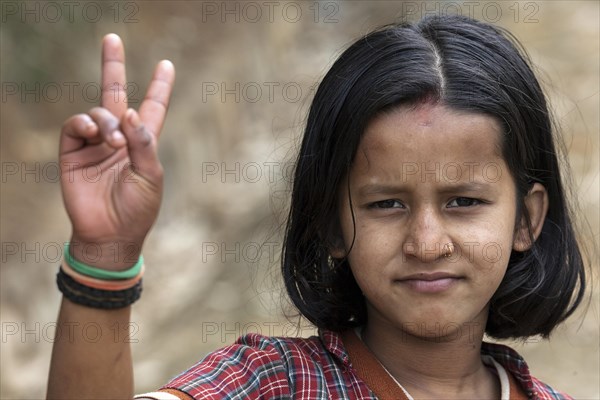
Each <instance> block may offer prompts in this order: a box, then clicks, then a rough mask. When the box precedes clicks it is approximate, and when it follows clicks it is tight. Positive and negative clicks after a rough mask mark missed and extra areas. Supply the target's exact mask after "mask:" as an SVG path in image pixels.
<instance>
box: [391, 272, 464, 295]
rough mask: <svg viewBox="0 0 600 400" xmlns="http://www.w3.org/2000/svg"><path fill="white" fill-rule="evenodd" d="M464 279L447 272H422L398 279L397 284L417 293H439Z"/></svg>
mask: <svg viewBox="0 0 600 400" xmlns="http://www.w3.org/2000/svg"><path fill="white" fill-rule="evenodd" d="M462 279H463V278H462V277H460V276H458V275H456V274H451V273H447V272H434V273H426V272H422V273H417V274H412V275H408V276H406V277H403V278H401V279H398V280H397V282H398V283H400V284H401V285H404V286H406V287H408V288H409V289H411V290H414V291H416V292H420V293H439V292H444V291H446V290H448V289H450V288H452V287H454V286H455V285H456V284H458V283H459V282H460V281H461V280H462Z"/></svg>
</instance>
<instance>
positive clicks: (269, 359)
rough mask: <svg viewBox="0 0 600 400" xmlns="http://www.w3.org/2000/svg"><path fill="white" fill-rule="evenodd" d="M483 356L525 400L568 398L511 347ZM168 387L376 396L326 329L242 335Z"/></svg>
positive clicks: (216, 395)
mask: <svg viewBox="0 0 600 400" xmlns="http://www.w3.org/2000/svg"><path fill="white" fill-rule="evenodd" d="M482 354H489V355H491V356H492V357H493V358H494V359H495V360H496V361H497V362H498V363H499V364H501V365H502V366H503V367H504V368H505V369H506V371H507V372H509V373H511V374H512V375H513V376H514V377H515V379H516V380H517V381H518V382H519V384H520V385H521V387H522V388H523V390H524V391H525V393H526V394H527V395H528V396H529V398H530V399H535V400H557V399H571V397H569V396H567V395H565V394H563V393H560V392H557V391H555V390H554V389H552V388H551V387H550V386H548V385H546V384H545V383H543V382H541V381H539V380H537V379H536V378H533V377H532V376H531V375H530V374H529V367H528V366H527V364H526V363H525V360H523V358H522V357H521V356H520V355H519V354H518V353H517V352H516V351H514V350H513V349H511V348H510V347H507V346H503V345H499V344H492V343H486V342H484V343H483V346H482ZM167 388H170V389H177V390H179V391H182V392H185V393H187V394H188V395H190V396H191V397H193V398H194V399H240V400H241V399H244V400H247V399H306V400H309V399H310V400H314V399H357V400H358V399H376V398H377V397H376V396H375V395H374V394H373V393H372V392H371V390H369V388H368V387H367V385H366V384H365V383H364V382H363V381H362V380H361V379H360V378H359V377H358V376H357V375H356V373H355V371H354V369H353V367H352V364H351V362H350V359H349V357H348V353H347V352H346V350H345V349H344V346H343V343H342V340H341V338H340V335H338V334H336V333H334V332H331V331H321V332H320V333H319V336H318V337H317V336H313V337H310V338H307V339H305V338H281V337H267V336H262V335H258V334H248V335H245V336H242V337H240V338H239V339H238V340H237V341H236V342H235V343H234V344H233V345H231V346H227V347H224V348H222V349H220V350H217V351H215V352H213V353H211V354H209V355H208V356H206V357H205V358H204V359H203V360H201V361H200V362H199V363H198V364H196V365H194V366H193V367H191V368H190V369H189V370H187V371H185V372H183V373H182V374H180V375H179V376H177V377H175V378H174V379H173V380H172V381H171V382H169V383H168V384H167V385H165V386H163V388H162V389H167Z"/></svg>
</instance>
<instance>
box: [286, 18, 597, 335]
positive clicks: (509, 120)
mask: <svg viewBox="0 0 600 400" xmlns="http://www.w3.org/2000/svg"><path fill="white" fill-rule="evenodd" d="M422 101H434V102H438V103H440V104H443V105H445V106H447V107H449V108H450V109H453V110H458V111H466V112H471V113H480V114H484V115H488V116H492V117H493V118H495V119H496V120H497V121H498V122H499V123H500V126H501V127H502V132H503V137H502V156H503V158H504V160H505V162H506V163H507V165H508V168H509V169H510V172H511V174H512V176H513V178H514V180H515V184H516V189H517V197H518V199H517V211H518V213H519V215H518V217H519V220H520V218H521V217H523V218H524V219H525V221H528V220H529V217H528V215H527V209H526V207H524V202H523V199H524V197H525V195H526V194H527V193H528V191H529V189H530V188H531V185H532V183H533V182H539V183H541V184H542V185H543V186H544V187H545V188H546V190H547V192H548V198H549V210H548V213H547V215H546V219H545V221H544V225H543V229H542V232H541V234H540V236H539V237H538V239H537V240H536V241H535V242H534V244H533V246H532V247H531V248H530V249H529V250H527V251H524V252H516V251H513V252H512V254H511V257H510V260H509V265H508V268H507V272H506V275H505V277H504V279H503V281H502V283H501V284H500V287H499V288H498V290H497V291H496V293H495V294H494V296H493V298H492V300H491V302H490V311H489V317H488V322H487V325H486V333H487V334H488V335H490V336H493V337H496V338H523V337H528V336H533V335H542V336H544V337H548V336H549V334H550V332H551V331H552V330H553V329H554V327H555V326H556V325H557V324H559V323H560V322H561V321H563V320H564V319H565V318H566V317H568V316H569V315H570V314H572V313H573V311H574V310H575V308H576V307H577V306H578V305H579V303H580V302H581V300H582V298H583V295H584V291H585V286H586V285H585V269H584V265H583V264H584V263H583V260H582V256H581V251H580V249H579V246H578V243H577V240H576V237H575V232H574V229H573V224H572V220H571V212H570V209H569V206H568V204H567V198H566V197H567V196H566V193H565V190H564V187H563V183H562V181H561V180H562V178H561V173H560V169H559V157H558V155H557V152H556V145H555V141H556V140H557V139H556V138H555V137H554V136H555V135H556V133H555V129H554V124H553V123H552V118H551V115H550V113H549V111H548V107H547V102H546V98H545V95H544V93H543V91H542V89H541V87H540V84H539V82H538V80H537V79H536V77H535V74H534V72H533V70H532V67H531V63H530V61H529V58H528V56H527V53H526V52H525V51H524V50H523V48H522V47H521V45H520V44H519V42H518V41H517V40H516V39H515V38H514V37H513V36H512V35H511V34H510V33H509V32H507V31H506V30H504V29H502V28H499V27H495V26H492V25H490V24H487V23H484V22H480V21H477V20H473V19H470V18H467V17H461V16H443V17H439V16H430V17H426V18H424V19H422V20H421V21H419V22H417V23H414V24H410V23H398V24H392V25H387V26H384V27H383V28H380V29H378V30H376V31H374V32H372V33H369V34H367V35H366V36H364V37H362V38H361V39H359V40H358V41H356V42H355V43H354V44H352V45H351V46H350V47H349V48H348V49H347V50H346V51H344V52H343V53H342V54H341V56H340V57H339V58H338V59H337V61H336V62H335V63H334V64H333V66H332V67H331V69H330V70H329V71H328V73H327V74H326V75H325V77H324V78H323V80H322V81H321V83H320V85H319V87H318V90H317V92H316V94H315V97H314V99H313V102H312V105H311V108H310V112H309V115H308V119H307V122H306V129H305V133H304V137H303V141H302V145H301V148H300V152H299V155H298V158H297V160H296V169H295V173H294V181H293V191H292V199H291V205H290V212H289V217H288V222H287V228H286V235H285V240H284V251H283V257H282V272H283V278H284V282H285V285H286V289H287V291H288V294H289V296H290V297H291V300H292V301H293V303H294V304H295V306H296V307H297V308H298V310H299V311H300V313H301V314H303V315H304V316H305V317H306V318H307V319H308V320H310V321H311V322H312V323H313V324H315V325H316V326H317V327H319V328H323V329H330V330H334V331H342V330H345V329H348V328H351V327H354V326H359V325H363V324H365V323H366V320H367V311H366V304H365V299H364V297H363V295H362V293H361V290H360V288H359V287H358V284H357V283H356V281H355V279H354V276H353V274H352V272H351V269H350V268H349V266H348V261H347V260H346V259H338V260H335V259H332V258H331V257H330V256H329V252H330V250H331V248H332V247H331V246H332V245H334V244H335V240H336V239H335V234H334V233H335V231H336V226H337V224H338V223H339V222H338V215H337V213H338V204H339V203H338V198H339V191H338V188H339V187H340V184H341V183H342V182H343V179H345V177H347V175H348V173H349V171H350V167H351V165H352V161H353V159H354V156H355V154H356V151H357V148H358V146H359V143H360V140H361V137H362V135H363V133H364V131H365V129H366V127H367V125H368V123H369V122H370V121H371V120H372V119H373V118H374V117H375V116H377V115H379V114H381V113H382V112H385V111H388V110H391V109H393V108H395V107H398V106H400V105H414V104H416V103H418V102H422ZM530 239H532V237H531V233H530Z"/></svg>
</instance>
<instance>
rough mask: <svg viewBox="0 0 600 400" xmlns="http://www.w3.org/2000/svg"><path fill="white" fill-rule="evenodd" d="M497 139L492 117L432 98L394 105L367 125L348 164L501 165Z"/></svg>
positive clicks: (382, 167)
mask: <svg viewBox="0 0 600 400" xmlns="http://www.w3.org/2000/svg"><path fill="white" fill-rule="evenodd" d="M500 143H501V128H500V125H499V124H498V122H497V121H496V120H495V119H494V118H493V117H490V116H486V115H483V114H476V113H468V112H462V111H456V110H452V109H450V108H447V107H445V106H441V105H434V104H421V105H418V106H416V107H408V106H405V107H399V108H397V109H394V110H392V111H390V112H388V113H384V114H381V115H379V116H378V117H376V118H375V119H374V120H373V121H371V123H370V124H369V125H368V127H367V129H366V131H365V133H364V135H363V138H362V140H361V143H360V145H359V148H358V151H357V154H356V157H355V161H354V165H353V168H352V170H353V173H357V172H363V173H367V172H368V173H370V174H373V173H381V172H387V173H390V171H391V172H393V171H396V170H398V169H399V168H403V167H411V166H412V167H413V168H414V167H422V168H425V169H430V170H432V168H433V169H434V168H444V167H445V166H446V167H447V166H452V168H453V169H454V170H455V169H456V168H459V167H461V166H463V167H464V166H469V168H470V169H471V170H473V169H476V168H477V167H478V166H480V167H483V166H485V165H486V164H489V163H491V162H496V163H501V164H502V166H504V165H505V164H504V162H503V161H502V157H501V146H500Z"/></svg>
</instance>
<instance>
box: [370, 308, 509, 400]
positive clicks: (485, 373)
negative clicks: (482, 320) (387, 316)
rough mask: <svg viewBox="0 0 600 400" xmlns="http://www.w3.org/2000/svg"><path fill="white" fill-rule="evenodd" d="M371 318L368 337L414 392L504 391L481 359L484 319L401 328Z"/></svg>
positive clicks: (476, 394) (484, 394)
mask: <svg viewBox="0 0 600 400" xmlns="http://www.w3.org/2000/svg"><path fill="white" fill-rule="evenodd" d="M369 321H370V322H371V321H373V322H371V323H369V324H368V325H367V326H366V328H365V330H364V332H363V341H364V343H365V344H366V345H367V347H369V349H370V350H371V352H372V353H373V354H374V355H375V356H376V357H377V359H378V360H379V362H380V363H381V364H382V365H383V366H384V367H385V368H386V369H387V370H388V371H389V373H390V374H391V375H392V376H393V377H394V378H395V379H396V380H397V381H398V382H399V383H400V384H401V385H402V386H403V387H404V388H405V389H406V390H407V391H408V392H409V393H410V394H411V395H412V396H413V397H415V398H418V397H427V398H448V399H450V398H462V399H464V398H499V397H500V388H499V384H498V379H497V378H496V377H495V376H494V375H493V374H492V373H490V371H489V370H488V369H487V368H486V367H485V365H484V364H483V362H482V361H481V353H480V351H481V342H482V340H483V333H484V328H485V327H484V326H481V324H478V323H471V324H468V323H466V324H463V326H458V325H456V324H454V325H453V326H448V329H438V326H435V325H432V326H426V325H423V326H410V327H406V328H407V329H398V328H397V327H395V326H391V325H385V324H384V325H383V326H382V324H376V323H375V322H377V321H376V320H375V321H374V319H370V320H369Z"/></svg>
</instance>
